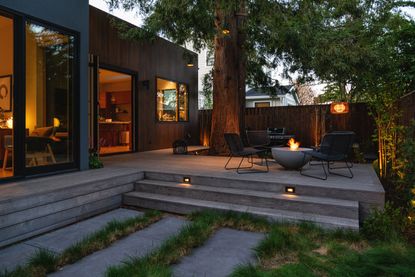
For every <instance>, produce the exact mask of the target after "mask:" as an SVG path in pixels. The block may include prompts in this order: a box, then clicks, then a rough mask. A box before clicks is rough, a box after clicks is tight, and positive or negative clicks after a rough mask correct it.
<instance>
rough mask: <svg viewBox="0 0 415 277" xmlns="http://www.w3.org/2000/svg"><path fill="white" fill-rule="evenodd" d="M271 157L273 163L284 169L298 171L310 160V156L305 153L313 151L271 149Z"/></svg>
mask: <svg viewBox="0 0 415 277" xmlns="http://www.w3.org/2000/svg"><path fill="white" fill-rule="evenodd" d="M271 151H272V157H273V158H274V159H275V161H276V162H277V163H278V164H280V165H281V166H282V167H284V168H285V169H300V168H301V167H303V166H304V165H305V164H306V163H308V162H309V161H310V159H311V156H309V155H306V156H305V159H304V155H305V154H304V153H303V152H305V151H313V149H311V148H298V149H296V150H291V149H290V148H289V147H275V148H272V149H271Z"/></svg>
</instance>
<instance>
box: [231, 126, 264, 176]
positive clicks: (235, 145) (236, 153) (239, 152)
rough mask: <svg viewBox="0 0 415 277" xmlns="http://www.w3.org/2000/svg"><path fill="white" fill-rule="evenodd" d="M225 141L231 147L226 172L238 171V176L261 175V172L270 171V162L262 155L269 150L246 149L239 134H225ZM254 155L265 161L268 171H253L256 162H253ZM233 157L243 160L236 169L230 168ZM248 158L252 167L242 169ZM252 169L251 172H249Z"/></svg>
mask: <svg viewBox="0 0 415 277" xmlns="http://www.w3.org/2000/svg"><path fill="white" fill-rule="evenodd" d="M225 141H226V143H227V145H228V147H229V151H230V153H229V159H228V161H227V162H226V164H225V169H226V170H230V169H236V172H237V173H238V174H241V173H260V172H268V171H269V167H268V160H267V157H266V155H261V154H266V151H267V149H254V148H246V147H244V146H243V143H242V140H241V138H240V136H239V135H238V134H233V133H227V134H225ZM254 155H258V157H260V158H261V159H262V160H263V159H265V166H266V168H267V169H266V170H253V169H252V168H253V166H254V161H253V156H254ZM233 157H241V160H240V162H239V164H238V167H234V168H230V167H228V164H229V162H230V161H231V159H232V158H233ZM245 158H247V160H248V162H249V163H250V166H248V167H242V163H243V161H244V159H245ZM247 169H250V170H247Z"/></svg>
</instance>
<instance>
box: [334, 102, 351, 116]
mask: <svg viewBox="0 0 415 277" xmlns="http://www.w3.org/2000/svg"><path fill="white" fill-rule="evenodd" d="M348 112H349V103H347V102H334V103H331V105H330V113H332V114H346V113H348Z"/></svg>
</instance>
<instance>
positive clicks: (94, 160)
mask: <svg viewBox="0 0 415 277" xmlns="http://www.w3.org/2000/svg"><path fill="white" fill-rule="evenodd" d="M103 167H104V164H103V163H102V161H101V160H100V158H99V154H98V152H97V151H95V150H90V151H89V168H90V169H97V168H103Z"/></svg>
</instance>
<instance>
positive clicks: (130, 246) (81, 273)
mask: <svg viewBox="0 0 415 277" xmlns="http://www.w3.org/2000/svg"><path fill="white" fill-rule="evenodd" d="M185 224H186V221H185V220H183V219H179V218H175V217H167V218H164V219H162V220H160V221H159V222H157V223H154V224H152V225H151V226H149V227H147V228H146V229H144V230H141V231H138V232H136V233H134V234H132V235H130V236H128V237H126V238H125V239H122V240H120V241H117V242H115V243H114V244H113V245H111V246H110V247H108V248H106V249H103V250H101V251H98V252H95V253H93V254H91V255H89V256H87V257H85V258H84V259H82V260H80V261H79V262H77V263H75V264H72V265H68V266H66V267H64V268H63V269H62V270H61V271H58V272H55V273H53V274H51V275H50V276H53V277H65V276H67V277H73V276H76V277H95V276H97V277H98V276H103V275H104V273H105V271H106V270H107V268H108V267H110V266H113V265H119V264H121V263H122V262H123V261H126V260H128V259H130V258H133V257H142V256H144V255H146V254H147V253H149V252H150V251H152V250H154V249H156V248H157V247H159V246H160V245H161V244H162V242H163V241H164V240H166V239H168V238H169V237H170V236H172V235H174V234H177V233H178V232H179V230H180V229H181V228H182V227H183V226H184V225H185Z"/></svg>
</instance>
